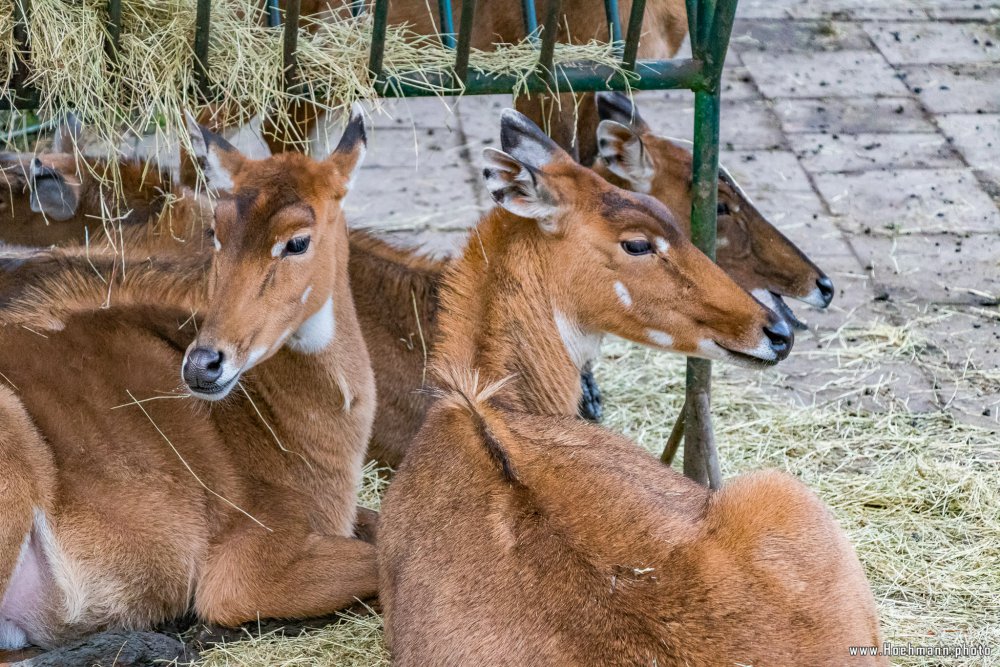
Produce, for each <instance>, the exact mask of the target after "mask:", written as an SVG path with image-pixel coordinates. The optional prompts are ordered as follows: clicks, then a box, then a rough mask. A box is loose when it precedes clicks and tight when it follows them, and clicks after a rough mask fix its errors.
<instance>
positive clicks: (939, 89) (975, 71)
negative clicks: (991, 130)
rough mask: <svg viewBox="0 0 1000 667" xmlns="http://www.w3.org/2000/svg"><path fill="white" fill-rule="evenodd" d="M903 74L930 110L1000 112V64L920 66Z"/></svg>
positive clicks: (908, 69)
mask: <svg viewBox="0 0 1000 667" xmlns="http://www.w3.org/2000/svg"><path fill="white" fill-rule="evenodd" d="M900 72H901V74H902V77H903V80H904V81H906V83H907V85H909V87H910V89H911V90H913V92H915V93H916V94H917V95H919V96H920V101H921V102H922V103H923V105H924V106H925V107H926V108H927V110H928V111H931V112H933V113H956V112H957V113H964V112H983V113H996V112H1000V94H997V91H998V90H1000V63H980V64H976V65H917V66H909V67H901V68H900Z"/></svg>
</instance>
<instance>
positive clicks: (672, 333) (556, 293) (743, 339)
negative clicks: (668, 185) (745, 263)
mask: <svg viewBox="0 0 1000 667" xmlns="http://www.w3.org/2000/svg"><path fill="white" fill-rule="evenodd" d="M501 143H502V146H503V151H502V152H501V151H498V150H494V149H486V150H485V152H484V155H485V158H486V163H487V164H486V168H485V170H484V177H485V180H486V185H487V187H488V188H489V190H490V192H491V194H492V196H493V199H494V200H495V201H496V202H497V203H498V204H499V205H500V206H501V207H503V208H504V209H506V210H507V211H509V212H510V213H513V214H514V215H515V216H519V217H520V218H522V219H523V220H521V223H522V224H523V225H532V226H533V227H534V228H535V229H537V235H538V241H537V246H538V247H539V249H540V250H539V255H540V257H541V261H543V262H545V263H547V264H548V269H549V270H548V271H546V272H545V273H546V275H547V276H549V280H551V281H552V282H553V284H551V285H550V290H549V291H550V293H551V295H552V300H553V303H552V308H553V309H554V311H555V319H556V324H557V327H558V329H559V331H560V333H561V334H562V336H563V340H564V342H565V343H566V347H567V349H568V350H569V351H570V356H571V357H572V356H573V347H574V343H573V342H572V341H574V340H579V339H580V338H586V337H587V336H588V335H591V336H599V335H600V334H603V333H611V334H615V335H618V336H621V337H623V338H628V339H630V340H633V341H635V342H638V343H644V344H646V345H651V346H653V347H657V348H660V349H664V350H672V351H675V352H680V353H682V354H686V355H692V356H700V357H705V358H710V359H726V360H733V361H744V362H749V363H751V364H773V363H776V362H777V361H780V360H781V359H783V358H785V357H786V356H787V355H788V352H789V349H790V348H791V345H792V334H791V330H790V329H789V327H788V325H787V324H786V323H785V321H784V320H782V319H781V318H780V317H778V316H777V315H776V314H775V313H773V312H772V311H771V310H769V309H768V308H766V307H764V306H763V305H761V304H760V303H759V302H758V301H756V300H755V299H754V298H753V297H751V296H750V295H749V294H748V293H747V292H745V291H744V290H743V289H742V288H740V287H739V286H738V285H736V283H734V282H733V281H732V279H731V278H729V277H728V276H727V275H726V274H725V272H723V271H722V269H720V268H719V267H718V266H716V265H715V264H714V263H713V262H712V261H711V260H710V259H709V258H708V257H706V256H705V255H704V254H702V253H701V252H700V251H699V250H698V249H697V248H695V247H694V245H693V244H692V243H691V242H690V241H689V240H688V238H687V236H686V235H685V234H684V232H683V231H682V230H681V228H680V227H679V226H678V225H677V223H676V222H675V220H674V218H673V216H672V215H671V213H670V211H669V210H668V209H667V208H666V207H665V206H664V205H663V204H662V203H660V202H659V201H657V200H656V199H654V198H652V197H650V196H647V195H645V194H641V193H634V192H628V191H626V190H622V189H620V188H617V187H615V186H613V185H611V184H610V183H608V182H607V181H606V180H604V179H603V178H601V177H600V176H598V175H597V174H596V173H594V172H593V171H591V170H589V169H586V168H584V167H581V166H580V165H578V164H576V163H575V162H574V161H573V160H572V159H571V158H570V156H569V155H568V154H566V153H565V152H564V151H563V150H561V149H560V148H559V147H558V146H557V145H556V144H555V143H554V142H553V141H552V140H551V139H549V138H548V137H547V136H545V134H544V133H542V132H541V130H539V129H538V127H536V126H535V125H534V124H533V123H532V122H531V121H530V120H528V119H527V118H526V117H525V116H523V115H521V114H519V113H517V112H515V111H512V110H507V111H505V112H504V113H503V118H502V129H501ZM581 334H582V336H581Z"/></svg>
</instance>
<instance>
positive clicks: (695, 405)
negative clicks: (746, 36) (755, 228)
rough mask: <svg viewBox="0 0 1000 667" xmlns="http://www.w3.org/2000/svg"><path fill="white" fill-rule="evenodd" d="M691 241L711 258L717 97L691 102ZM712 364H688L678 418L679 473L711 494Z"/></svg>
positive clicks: (717, 482) (714, 463)
mask: <svg viewBox="0 0 1000 667" xmlns="http://www.w3.org/2000/svg"><path fill="white" fill-rule="evenodd" d="M692 171H693V183H692V186H691V187H692V192H691V240H692V241H693V242H694V244H695V246H697V247H698V248H699V249H700V250H701V251H702V252H704V253H705V254H706V255H708V256H709V257H711V258H712V259H713V260H714V259H715V234H716V204H717V200H718V188H719V92H718V87H717V86H716V89H715V90H714V91H713V92H707V91H698V92H696V93H695V98H694V164H693V166H692ZM711 390H712V362H710V361H707V360H705V359H688V362H687V383H686V393H687V397H686V406H687V409H686V411H685V414H684V474H685V475H687V476H688V477H690V478H691V479H693V480H695V481H696V482H700V483H701V484H708V485H709V486H711V487H712V488H713V489H717V488H719V487H720V486H721V484H722V473H721V471H720V469H719V455H718V450H717V449H716V447H715V437H714V435H713V433H712V417H711V405H712V402H711Z"/></svg>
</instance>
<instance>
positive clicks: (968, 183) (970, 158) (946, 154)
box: [348, 0, 1000, 426]
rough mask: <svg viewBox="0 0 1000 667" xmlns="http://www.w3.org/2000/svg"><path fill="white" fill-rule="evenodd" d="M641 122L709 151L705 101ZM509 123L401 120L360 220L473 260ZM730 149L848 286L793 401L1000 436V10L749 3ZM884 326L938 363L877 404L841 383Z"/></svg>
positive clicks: (811, 342) (798, 235)
mask: <svg viewBox="0 0 1000 667" xmlns="http://www.w3.org/2000/svg"><path fill="white" fill-rule="evenodd" d="M637 102H638V104H639V108H640V110H641V112H642V114H643V116H644V117H645V118H646V119H647V120H648V121H649V122H650V123H651V124H652V125H653V127H654V128H655V129H657V130H659V131H660V132H661V133H663V134H670V135H672V136H680V137H689V136H690V134H691V128H692V124H693V112H692V103H693V96H692V95H691V94H690V93H689V92H686V91H669V92H648V93H641V94H638V95H637ZM509 105H510V97H509V96H492V97H480V98H467V99H464V100H461V101H460V102H459V103H458V104H457V105H454V104H453V103H451V106H449V104H446V103H444V102H442V101H440V100H406V101H394V102H391V103H387V104H386V107H385V108H386V111H387V112H388V113H389V114H390V115H391V118H390V117H379V118H378V119H377V120H376V128H375V131H374V132H373V137H372V141H371V151H370V153H369V156H368V161H367V163H366V166H365V167H364V170H363V172H362V176H361V178H360V181H359V188H358V190H357V191H356V192H355V193H354V194H353V195H352V198H351V199H350V200H349V201H348V205H349V214H350V220H351V221H352V224H355V225H356V226H368V227H377V228H379V229H382V230H384V231H385V233H386V234H388V235H389V236H390V238H394V239H396V240H398V242H399V243H401V244H416V245H420V246H422V247H425V248H428V249H429V250H431V251H433V252H435V253H437V254H440V255H444V254H447V253H449V252H452V251H453V250H454V249H455V248H456V247H459V246H460V244H461V243H462V240H463V239H464V230H465V229H466V228H467V227H468V226H469V225H471V224H474V222H475V221H476V219H477V216H478V215H479V214H480V213H481V212H482V211H483V210H485V209H486V207H487V206H488V203H489V197H488V195H487V193H486V192H485V191H484V189H483V187H482V185H481V183H480V181H479V177H478V173H479V164H480V162H479V160H480V157H479V156H480V152H481V149H482V148H483V147H484V146H487V145H495V144H496V143H497V140H498V138H497V137H498V118H499V112H500V110H501V109H502V108H504V107H506V106H509ZM722 140H723V155H722V161H723V163H724V164H726V165H727V166H728V167H729V168H730V170H731V171H732V172H733V173H734V174H735V176H736V178H737V180H739V181H740V182H741V183H742V184H743V185H744V187H745V189H746V190H747V192H748V193H749V194H750V195H751V197H753V198H754V200H755V202H756V203H757V204H758V206H759V207H760V208H761V209H762V210H763V211H764V212H765V214H767V215H768V216H769V217H770V219H771V221H772V222H774V223H775V224H776V225H778V226H779V227H780V228H781V229H782V230H783V231H784V232H785V233H786V234H787V235H788V236H789V237H790V238H792V239H793V240H794V241H796V242H797V243H798V244H799V245H800V246H801V247H802V248H803V249H804V250H805V251H806V252H807V253H808V254H809V255H810V256H811V257H812V258H813V259H814V261H816V263H817V264H819V265H820V266H821V267H822V268H823V269H824V270H825V271H826V272H827V273H828V274H829V275H830V276H831V277H832V278H833V280H834V282H835V283H836V284H837V298H836V299H835V301H834V304H833V306H832V307H831V308H830V309H829V310H828V311H826V312H820V311H816V310H810V309H808V308H806V307H805V306H798V307H797V308H796V310H797V311H799V312H800V313H803V314H804V315H805V316H806V318H807V319H808V320H809V322H810V324H811V325H812V326H811V329H810V331H808V332H805V333H803V334H800V335H799V336H798V338H797V342H796V351H797V353H796V354H794V355H793V357H792V358H791V359H789V361H787V362H785V363H784V364H782V366H781V371H782V372H784V373H785V374H787V376H788V382H787V385H788V387H789V390H790V391H793V392H795V394H796V395H798V396H799V397H800V398H801V400H804V401H812V400H817V401H827V400H838V399H840V400H845V401H854V400H861V401H863V402H864V403H866V404H869V405H878V404H883V405H884V404H885V401H886V399H887V398H889V397H892V398H895V399H898V400H900V401H903V402H905V403H906V404H908V405H909V407H910V408H911V409H915V410H929V409H936V408H944V409H948V410H950V411H952V412H953V413H954V414H955V415H956V416H957V417H958V418H960V419H962V420H965V421H974V422H978V423H985V424H989V425H994V426H995V425H996V424H997V423H998V421H1000V370H998V367H1000V310H998V303H1000V210H998V205H1000V2H997V0H742V1H741V3H740V9H739V13H738V22H737V25H736V27H735V30H734V34H733V39H732V48H731V51H730V55H729V57H728V61H727V70H726V73H725V87H724V93H723V109H722ZM880 323H881V324H880ZM877 326H883V327H885V326H888V327H890V328H891V331H892V332H895V334H894V335H898V334H899V333H900V332H905V331H906V330H907V329H909V330H911V331H912V332H913V333H915V334H916V336H917V337H918V341H920V343H921V344H920V350H921V353H920V355H919V358H915V357H912V355H911V356H910V357H907V356H906V355H903V354H901V356H900V359H899V360H898V362H894V363H892V364H888V365H887V364H880V365H875V366H873V368H872V374H871V377H870V379H869V381H870V383H872V384H875V383H878V384H880V385H882V389H881V391H879V392H876V393H875V395H873V396H866V395H865V393H866V392H864V391H861V390H860V389H861V388H860V387H857V386H854V387H850V386H847V387H845V386H842V384H841V383H838V381H837V380H838V377H839V375H838V373H837V367H838V362H837V357H836V355H835V354H833V353H832V351H835V350H837V349H840V348H841V347H846V346H850V344H851V339H852V335H854V333H856V331H855V330H857V329H862V330H870V329H872V328H873V327H877ZM838 332H839V336H838ZM852 332H854V333H852ZM901 350H902V348H901ZM960 375H962V376H965V377H966V379H968V377H970V376H975V378H976V381H962V382H955V378H956V377H957V376H960ZM855 392H856V393H858V394H859V395H858V396H853V395H852V394H853V393H855ZM608 400H611V401H613V400H614V397H613V396H609V397H608Z"/></svg>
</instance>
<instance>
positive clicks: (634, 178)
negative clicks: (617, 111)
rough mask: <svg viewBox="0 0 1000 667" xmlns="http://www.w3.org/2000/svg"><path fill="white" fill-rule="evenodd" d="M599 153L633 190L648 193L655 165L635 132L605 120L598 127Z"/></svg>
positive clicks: (615, 173)
mask: <svg viewBox="0 0 1000 667" xmlns="http://www.w3.org/2000/svg"><path fill="white" fill-rule="evenodd" d="M597 153H598V155H600V156H601V159H602V160H604V162H605V163H606V164H607V165H608V169H610V170H611V173H612V174H614V175H615V176H617V177H618V178H621V179H623V180H624V181H626V182H627V183H628V184H629V186H630V188H631V189H632V190H634V191H636V192H649V190H650V187H651V185H652V181H653V172H654V169H653V161H652V160H651V159H650V157H649V154H648V153H647V152H646V149H645V146H643V144H642V139H640V138H639V135H638V134H637V133H636V132H635V131H633V130H632V129H631V128H629V127H626V126H625V125H622V124H621V123H617V122H615V121H613V120H602V121H601V124H600V125H598V126H597Z"/></svg>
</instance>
